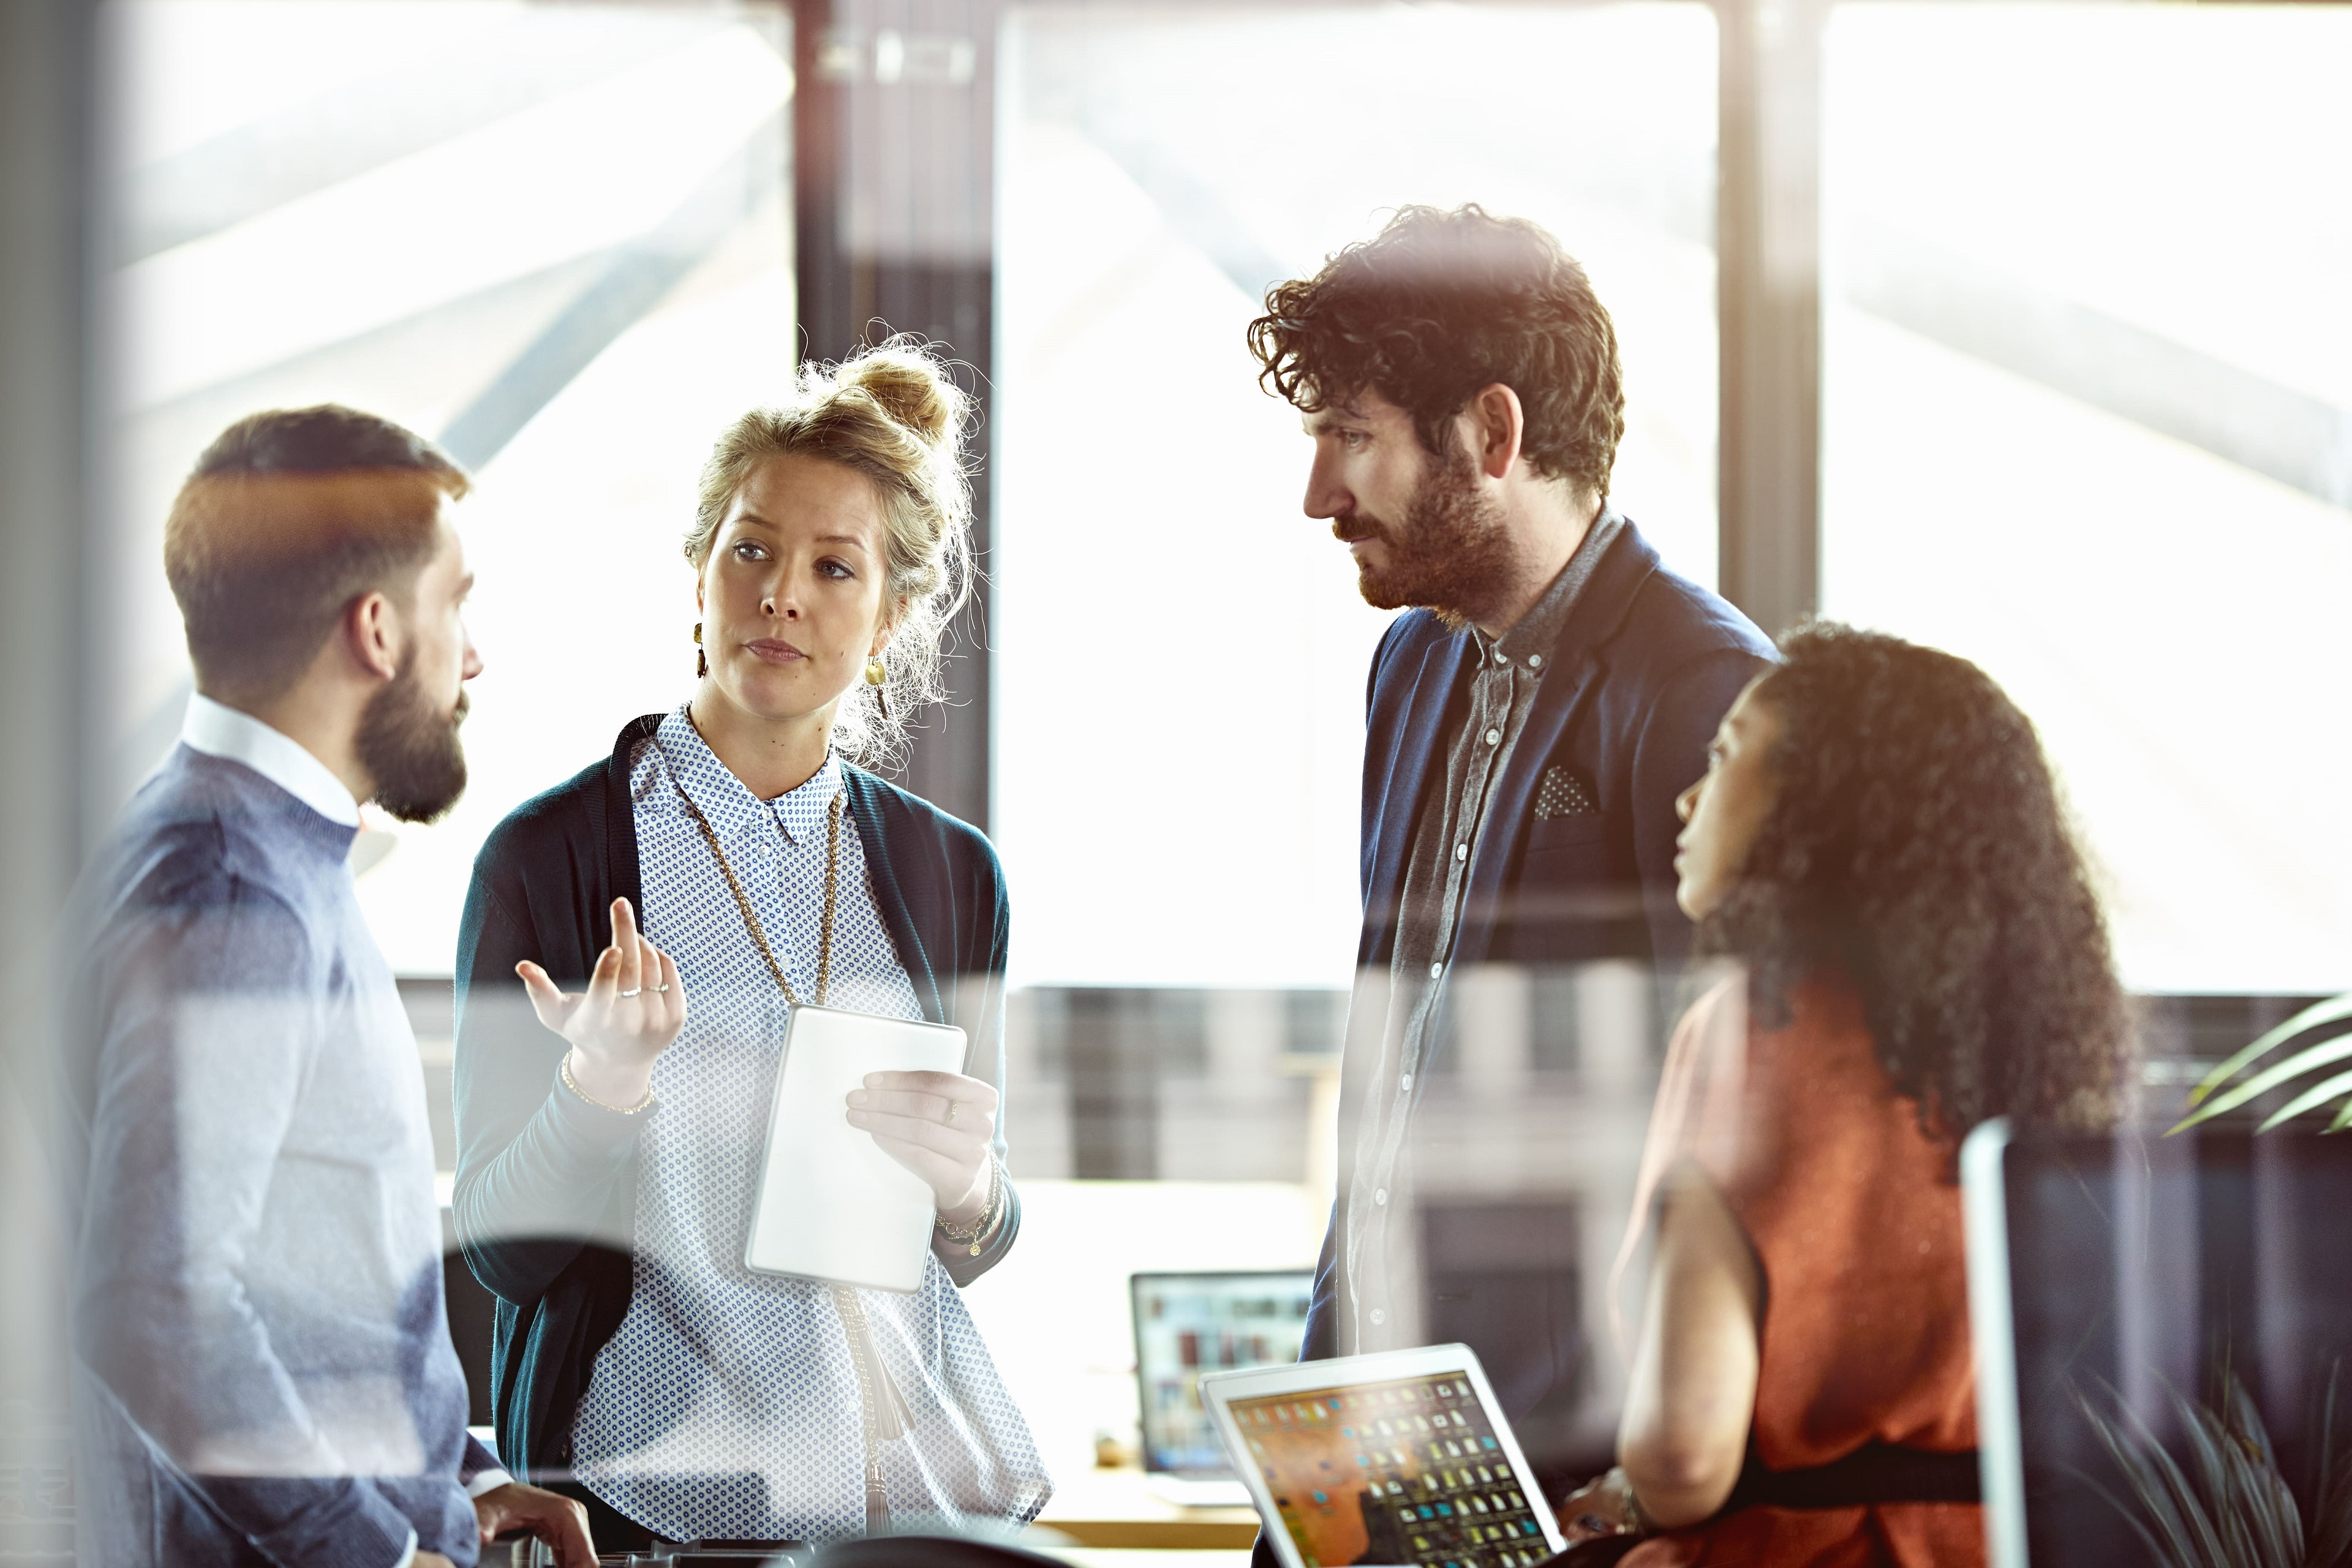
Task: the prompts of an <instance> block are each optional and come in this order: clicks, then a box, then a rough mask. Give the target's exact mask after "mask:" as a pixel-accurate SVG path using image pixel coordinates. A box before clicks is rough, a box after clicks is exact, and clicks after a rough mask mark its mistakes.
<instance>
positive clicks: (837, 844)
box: [670, 779, 843, 1007]
mask: <svg viewBox="0 0 2352 1568" xmlns="http://www.w3.org/2000/svg"><path fill="white" fill-rule="evenodd" d="M670 787H671V788H673V789H675V790H677V798H678V800H679V802H680V803H681V804H683V805H685V807H686V810H687V815H688V816H691V817H693V818H694V825H695V826H697V827H699V828H700V829H702V838H703V842H705V843H706V844H709V846H710V854H711V858H713V859H716V860H717V861H718V862H719V874H720V875H721V876H723V877H725V878H726V879H727V890H728V891H729V892H730V893H732V894H734V895H735V907H736V908H737V909H739V910H742V911H743V924H744V927H745V929H747V930H748V931H751V941H752V942H754V943H755V944H757V946H758V947H759V949H760V956H761V958H764V959H766V960H767V961H768V973H771V974H772V975H774V976H775V977H776V986H777V988H778V989H779V990H781V991H782V992H783V994H784V1000H785V1001H786V1002H788V1003H790V1004H791V1005H793V1006H795V1007H797V1006H799V1005H801V999H800V995H799V994H798V993H797V992H795V991H793V983H792V980H791V979H790V977H788V976H787V975H786V974H785V973H784V966H783V965H782V964H781V963H777V962H776V950H775V949H774V948H772V947H770V946H769V945H768V933H767V931H766V930H765V929H763V928H762V927H761V924H760V917H759V915H758V914H757V913H755V912H754V911H753V910H752V908H751V899H750V898H749V897H748V896H747V895H746V894H745V893H744V891H743V884H742V883H741V882H740V881H739V880H738V879H736V876H735V868H734V867H733V866H731V865H730V864H729V863H728V859H727V851H726V850H724V849H722V848H720V847H719V830H718V829H716V828H714V827H712V826H710V819H709V817H707V816H703V815H702V808H701V807H700V806H698V805H695V804H694V797H693V796H692V795H688V794H687V793H686V790H685V788H684V787H683V786H682V785H680V784H678V783H677V780H675V779H672V780H671V781H670ZM842 793H843V792H841V791H840V790H838V789H836V790H835V792H834V795H833V806H832V809H831V810H830V811H828V812H827V813H826V816H828V817H829V818H830V819H831V826H830V829H829V834H828V841H827V843H826V846H825V855H824V924H823V925H822V926H820V927H819V928H818V932H817V944H816V1005H818V1006H820V1007H822V1006H824V999H825V996H826V994H828V993H829V992H830V991H831V990H832V989H833V916H834V910H835V907H836V906H837V904H838V901H839V897H840V892H841V814H842V804H843V803H842Z"/></svg>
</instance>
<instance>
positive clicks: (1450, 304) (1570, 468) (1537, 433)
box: [1249, 203, 1625, 500]
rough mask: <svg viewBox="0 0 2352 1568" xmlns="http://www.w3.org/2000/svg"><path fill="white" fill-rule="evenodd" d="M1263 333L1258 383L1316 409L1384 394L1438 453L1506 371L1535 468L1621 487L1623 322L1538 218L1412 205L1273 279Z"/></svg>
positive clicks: (1595, 488) (1254, 346)
mask: <svg viewBox="0 0 2352 1568" xmlns="http://www.w3.org/2000/svg"><path fill="white" fill-rule="evenodd" d="M1249 346H1250V353H1253V354H1255V355H1256V356H1257V361H1258V363H1259V365H1260V366H1261V367H1262V368H1261V369H1260V370H1259V372H1258V382H1259V384H1261V385H1263V386H1265V387H1266V388H1267V389H1268V390H1270V391H1272V392H1275V393H1276V394H1278V395H1281V396H1282V397H1284V398H1286V399H1287V400H1288V401H1289V402H1290V403H1291V404H1292V405H1294V406H1296V407H1297V408H1298V409H1299V410H1300V411H1301V412H1303V413H1307V414H1312V413H1315V412H1317V411H1318V410H1319V409H1322V408H1325V407H1328V406H1329V405H1334V404H1339V405H1345V404H1347V403H1348V402H1349V401H1350V400H1351V399H1353V398H1354V397H1355V396H1356V395H1358V394H1360V393H1362V392H1364V391H1366V390H1370V391H1372V392H1376V393H1378V394H1379V395H1381V396H1382V397H1384V398H1386V399H1387V400H1388V401H1389V402H1391V403H1393V404H1395V405H1397V406H1398V407H1399V408H1402V409H1403V410H1404V411H1405V412H1406V413H1407V414H1409V415H1411V416H1412V422H1413V429H1414V431H1415V433H1416V434H1418V435H1419V436H1420V437H1421V442H1422V445H1423V446H1424V447H1427V448H1428V449H1429V450H1430V451H1431V452H1433V453H1436V454H1439V455H1443V454H1444V452H1445V450H1446V449H1447V446H1448V434H1447V426H1448V424H1449V423H1450V422H1451V421H1452V420H1453V418H1454V416H1456V415H1458V414H1460V413H1461V412H1462V410H1463V409H1464V408H1465V407H1466V406H1468V405H1469V402H1470V399H1471V397H1472V396H1473V395H1475V393H1476V392H1477V391H1478V389H1479V388H1481V387H1484V386H1490V385H1493V384H1496V383H1497V382H1499V383H1501V384H1503V385H1505V386H1507V387H1509V388H1510V389H1511V390H1512V391H1513V392H1516V393H1517V394H1518V395H1519V405H1520V407H1521V409H1522V410H1523V411H1524V416H1525V419H1526V433H1525V435H1524V436H1523V437H1522V438H1521V443H1520V448H1519V449H1520V451H1521V453H1522V454H1523V455H1524V456H1525V457H1526V458H1527V459H1528V465H1529V466H1530V467H1531V468H1534V469H1535V470H1536V472H1538V473H1539V474H1542V475H1544V476H1545V477H1546V478H1549V479H1569V480H1571V481H1573V482H1574V483H1575V484H1576V485H1577V487H1578V488H1579V489H1581V490H1583V491H1584V492H1585V493H1586V494H1588V495H1590V496H1591V497H1592V498H1593V499H1594V500H1604V499H1606V498H1607V496H1608V494H1609V470H1610V468H1611V466H1612V464H1613V463H1614V462H1615V461H1616V457H1617V442H1618V440H1619V438H1620V437H1622V436H1623V435H1624V433H1625V388H1624V377H1623V374H1622V371H1621V369H1620V368H1619V365H1618V363H1617V329H1616V327H1615V326H1614V325H1613V324H1612V322H1611V321H1610V320H1609V312H1608V311H1607V310H1603V309H1602V308H1601V301H1600V300H1599V299H1597V298H1596V297H1595V296H1594V294H1593V292H1592V283H1591V279H1588V278H1586V277H1585V275H1584V268H1581V267H1580V266H1578V265H1577V264H1576V261H1575V258H1572V257H1570V255H1569V254H1568V253H1567V252H1566V251H1564V250H1562V249H1561V248H1560V247H1559V241H1558V240H1556V239H1554V238H1553V237H1551V236H1550V235H1549V234H1548V233H1546V232H1545V231H1544V230H1543V229H1542V228H1540V227H1539V226H1537V225H1535V224H1532V223H1529V222H1528V221H1527V220H1526V219H1525V218H1515V217H1495V216H1491V215H1489V214H1488V213H1487V212H1486V211H1485V209H1483V208H1481V207H1479V206H1478V205H1476V204H1475V203H1474V204H1472V205H1468V206H1462V207H1456V208H1455V209H1454V210H1453V211H1452V212H1441V211H1440V210H1438V209H1437V208H1435V207H1427V206H1408V207H1401V208H1399V209H1398V211H1397V213H1396V216H1393V217H1391V219H1390V220H1389V222H1388V226H1386V227H1384V228H1382V229H1381V232H1380V234H1379V235H1378V236H1376V237H1373V238H1371V239H1369V240H1363V241H1360V242H1359V243H1357V244H1354V245H1351V246H1349V247H1347V248H1346V249H1344V250H1342V251H1340V252H1339V254H1338V255H1336V256H1334V257H1332V258H1330V259H1329V260H1328V261H1326V262H1325V263H1324V265H1323V270H1322V271H1320V272H1318V273H1317V274H1316V275H1315V276H1314V277H1312V278H1305V279H1292V280H1291V281H1289V282H1287V283H1277V284H1276V285H1275V286H1274V287H1273V288H1271V289H1267V290H1266V294H1265V315H1263V316H1260V317H1258V318H1257V319H1256V320H1255V321H1252V322H1251V323H1250V324H1249Z"/></svg>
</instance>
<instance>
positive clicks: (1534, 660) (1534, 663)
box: [1528, 653, 1543, 669]
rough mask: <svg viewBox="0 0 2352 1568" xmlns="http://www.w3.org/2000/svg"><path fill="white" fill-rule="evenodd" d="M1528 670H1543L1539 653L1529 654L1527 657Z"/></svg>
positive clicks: (1541, 656)
mask: <svg viewBox="0 0 2352 1568" xmlns="http://www.w3.org/2000/svg"><path fill="white" fill-rule="evenodd" d="M1528 668H1529V669H1541V668H1543V655H1541V654H1539V653H1531V654H1529V655H1528Z"/></svg>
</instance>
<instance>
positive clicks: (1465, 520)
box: [1331, 437, 1513, 631]
mask: <svg viewBox="0 0 2352 1568" xmlns="http://www.w3.org/2000/svg"><path fill="white" fill-rule="evenodd" d="M1331 531H1332V533H1333V534H1334V535H1335V536H1337V537H1338V538H1339V539H1342V540H1346V541H1349V542H1353V541H1355V540H1359V539H1377V540H1379V541H1380V542H1381V543H1382V544H1383V545H1385V546H1386V547H1387V554H1388V563H1387V564H1385V565H1383V566H1381V567H1378V568H1375V567H1373V566H1372V565H1371V564H1370V563H1369V562H1367V561H1363V560H1361V559H1360V560H1359V561H1358V563H1357V567H1356V586H1357V587H1358V588H1359V589H1360V591H1361V592H1362V594H1363V595H1364V602H1365V603H1366V604H1368V605H1371V606H1372V607H1373V608H1375V609H1381V610H1398V609H1403V608H1405V607H1406V606H1407V605H1411V606H1412V607H1414V608H1417V609H1429V610H1434V611H1436V612H1437V616H1438V618H1439V619H1440V620H1442V621H1444V623H1445V624H1446V625H1447V626H1452V627H1454V629H1455V630H1457V631H1458V630H1460V629H1461V628H1462V627H1463V626H1465V625H1466V624H1467V623H1468V622H1470V621H1473V620H1475V619H1476V618H1477V616H1479V614H1480V613H1481V612H1482V611H1484V610H1486V609H1487V608H1488V607H1490V606H1491V605H1494V604H1495V603H1496V600H1497V599H1498V598H1499V597H1501V595H1502V594H1503V592H1504V589H1505V585H1506V584H1507V583H1508V582H1509V581H1510V576H1511V567H1512V565H1513V555H1512V549H1511V536H1510V531H1509V529H1508V527H1507V524H1505V522H1504V521H1503V515H1502V508H1501V506H1500V505H1499V504H1497V503H1496V502H1492V501H1488V500H1484V499H1483V498H1481V497H1480V495H1479V494H1478V480H1477V469H1476V468H1475V466H1474V465H1473V464H1472V463H1471V461H1470V454H1469V452H1468V450H1467V449H1466V448H1465V447H1463V445H1462V442H1461V440H1460V439H1459V437H1456V438H1455V439H1454V440H1452V441H1450V442H1448V443H1447V445H1446V449H1445V450H1444V452H1442V453H1440V454H1439V455H1438V458H1437V461H1436V462H1435V463H1434V464H1433V465H1432V466H1431V468H1430V469H1429V471H1428V473H1426V474H1424V475H1423V477H1422V481H1421V484H1420V486H1419V487H1418V488H1417V489H1414V491H1413V493H1412V500H1410V501H1408V502H1406V503H1405V513H1404V526H1403V527H1402V528H1395V527H1392V526H1391V525H1390V524H1388V523H1385V522H1382V521H1380V520H1379V519H1377V518H1372V517H1367V516H1366V515H1365V514H1364V513H1362V512H1360V511H1359V512H1350V513H1349V514H1348V515H1347V516H1346V517H1343V518H1339V519H1338V520H1337V521H1334V522H1333V523H1332V524H1331Z"/></svg>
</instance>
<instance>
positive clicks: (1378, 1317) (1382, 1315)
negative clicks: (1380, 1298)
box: [1372, 1307, 1389, 1328]
mask: <svg viewBox="0 0 2352 1568" xmlns="http://www.w3.org/2000/svg"><path fill="white" fill-rule="evenodd" d="M1387 1321H1389V1315H1388V1314H1387V1313H1386V1312H1384V1311H1382V1310H1381V1309H1380V1308H1378V1307H1375V1308H1373V1309H1372V1327H1374V1328H1379V1327H1380V1326H1381V1324H1382V1323H1385V1322H1387Z"/></svg>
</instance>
